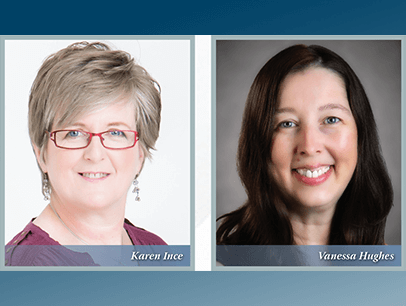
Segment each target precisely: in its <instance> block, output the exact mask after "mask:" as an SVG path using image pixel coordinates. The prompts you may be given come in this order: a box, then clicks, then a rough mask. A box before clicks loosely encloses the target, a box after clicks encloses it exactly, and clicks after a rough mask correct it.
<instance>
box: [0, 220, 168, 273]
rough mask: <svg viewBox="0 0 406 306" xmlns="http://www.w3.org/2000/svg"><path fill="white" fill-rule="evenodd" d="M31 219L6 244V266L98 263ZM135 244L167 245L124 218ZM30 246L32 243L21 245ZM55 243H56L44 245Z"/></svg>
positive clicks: (91, 264)
mask: <svg viewBox="0 0 406 306" xmlns="http://www.w3.org/2000/svg"><path fill="white" fill-rule="evenodd" d="M34 220H35V218H34V219H32V220H31V222H30V223H28V225H27V226H26V227H25V228H24V229H23V230H22V231H21V232H19V233H18V234H17V235H16V236H15V237H14V238H13V239H12V240H11V241H10V242H9V243H7V245H6V256H5V265H6V266H10V265H12V266H37V265H38V266H71V265H79V266H83V265H84V266H97V264H95V263H94V261H93V259H92V257H91V256H90V255H89V254H88V253H80V252H75V251H72V250H70V249H68V248H66V247H64V246H62V245H61V244H59V243H58V242H57V241H55V240H54V239H52V238H51V237H49V235H48V233H47V232H45V231H43V230H42V229H41V228H40V227H38V226H36V225H35V224H34V223H32V221H34ZM124 229H125V230H126V231H127V233H128V235H129V237H130V239H131V241H132V243H133V245H167V244H166V243H165V241H163V240H162V239H161V238H160V237H158V236H157V235H155V234H152V233H150V232H148V231H146V230H144V229H142V228H139V227H136V226H134V225H133V224H132V223H131V222H130V221H128V220H127V219H125V220H124ZM18 246H31V247H18ZM41 246H55V247H52V248H51V247H41Z"/></svg>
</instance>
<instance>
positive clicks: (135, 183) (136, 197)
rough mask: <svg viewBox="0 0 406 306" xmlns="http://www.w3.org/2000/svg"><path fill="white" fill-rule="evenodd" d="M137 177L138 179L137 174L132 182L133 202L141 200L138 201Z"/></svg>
mask: <svg viewBox="0 0 406 306" xmlns="http://www.w3.org/2000/svg"><path fill="white" fill-rule="evenodd" d="M137 177H138V174H137V176H136V177H135V179H134V180H133V185H134V189H133V193H135V200H136V201H141V199H140V188H139V187H138V181H137Z"/></svg>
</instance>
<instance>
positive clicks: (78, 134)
mask: <svg viewBox="0 0 406 306" xmlns="http://www.w3.org/2000/svg"><path fill="white" fill-rule="evenodd" d="M81 134H82V133H81V132H80V131H69V133H68V134H67V135H66V136H67V137H72V138H74V137H78V136H80V135H81Z"/></svg>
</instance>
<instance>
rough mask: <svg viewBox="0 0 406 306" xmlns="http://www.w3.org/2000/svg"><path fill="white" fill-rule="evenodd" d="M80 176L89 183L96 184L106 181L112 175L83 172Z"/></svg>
mask: <svg viewBox="0 0 406 306" xmlns="http://www.w3.org/2000/svg"><path fill="white" fill-rule="evenodd" d="M79 174H80V176H81V177H82V178H83V179H85V180H86V181H88V182H96V181H101V180H104V179H106V178H107V177H108V176H109V175H110V174H109V173H105V172H81V173H79Z"/></svg>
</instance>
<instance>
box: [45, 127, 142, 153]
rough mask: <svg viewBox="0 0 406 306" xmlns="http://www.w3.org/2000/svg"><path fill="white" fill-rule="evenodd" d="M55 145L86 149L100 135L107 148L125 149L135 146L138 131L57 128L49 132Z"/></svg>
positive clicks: (63, 147) (71, 148) (72, 148)
mask: <svg viewBox="0 0 406 306" xmlns="http://www.w3.org/2000/svg"><path fill="white" fill-rule="evenodd" d="M48 133H49V138H50V139H51V140H52V141H53V142H54V143H55V146H57V147H58V148H62V149H70V150H77V149H84V148H86V147H88V146H89V144H90V142H91V141H92V138H93V136H98V137H99V138H100V142H101V144H102V145H103V147H105V148H106V149H111V150H123V149H129V148H132V147H134V146H135V144H136V143H137V141H138V133H137V132H136V131H131V130H110V131H105V132H101V133H90V132H85V131H82V130H57V131H53V132H48Z"/></svg>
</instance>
